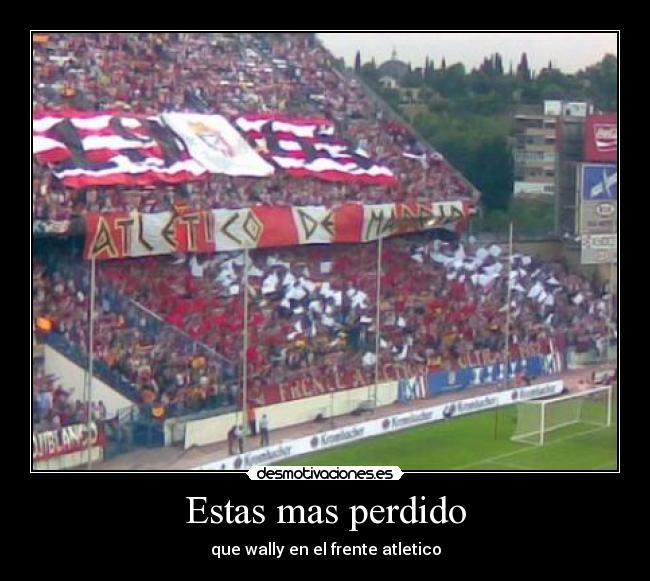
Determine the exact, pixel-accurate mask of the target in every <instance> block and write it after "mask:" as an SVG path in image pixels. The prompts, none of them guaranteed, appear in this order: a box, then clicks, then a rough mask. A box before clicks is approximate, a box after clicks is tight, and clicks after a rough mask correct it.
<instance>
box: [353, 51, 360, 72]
mask: <svg viewBox="0 0 650 581" xmlns="http://www.w3.org/2000/svg"><path fill="white" fill-rule="evenodd" d="M354 72H355V73H356V74H357V75H358V74H360V73H361V51H359V50H358V51H357V54H356V55H355V57H354Z"/></svg>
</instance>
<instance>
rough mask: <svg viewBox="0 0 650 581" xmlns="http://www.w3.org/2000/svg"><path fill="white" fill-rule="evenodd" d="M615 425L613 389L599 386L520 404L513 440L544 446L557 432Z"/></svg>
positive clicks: (608, 386)
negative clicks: (572, 428) (582, 427)
mask: <svg viewBox="0 0 650 581" xmlns="http://www.w3.org/2000/svg"><path fill="white" fill-rule="evenodd" d="M611 423H612V387H611V386H610V385H607V386H604V387H597V388H595V389H590V390H587V391H581V392H578V393H572V394H570V395H563V396H560V397H554V398H549V399H544V400H528V401H522V402H519V403H518V404H517V425H516V427H515V431H514V433H513V435H512V440H514V441H516V442H524V443H527V444H533V445H536V446H543V445H544V442H546V441H548V440H549V438H550V437H552V435H553V434H555V433H557V430H560V429H561V428H567V429H569V428H568V426H577V427H578V428H579V427H580V426H581V425H584V426H585V427H587V426H600V427H603V428H605V427H607V426H609V425H611Z"/></svg>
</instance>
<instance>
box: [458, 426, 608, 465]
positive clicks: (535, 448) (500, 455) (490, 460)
mask: <svg viewBox="0 0 650 581" xmlns="http://www.w3.org/2000/svg"><path fill="white" fill-rule="evenodd" d="M608 427H611V426H603V427H600V428H594V429H591V430H584V431H582V432H577V433H575V434H570V435H568V436H565V437H564V438H558V439H557V440H553V441H552V442H549V443H548V444H547V445H546V447H548V446H552V445H553V444H556V443H557V442H564V441H565V440H570V439H571V438H576V437H577V436H584V435H586V434H591V433H593V432H600V431H601V430H606V429H607V428H608ZM538 447H539V446H531V447H529V448H522V449H520V450H515V451H514V452H507V453H506V454H499V455H497V456H491V457H489V458H485V459H483V460H479V461H477V462H471V463H470V464H465V465H464V466H459V467H457V468H452V470H465V469H466V468H469V467H470V466H477V465H480V464H485V463H486V462H494V461H495V460H500V459H501V458H510V457H511V456H516V455H517V454H522V453H524V452H530V451H531V450H537V449H538Z"/></svg>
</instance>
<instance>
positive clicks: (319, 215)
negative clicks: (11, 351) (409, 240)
mask: <svg viewBox="0 0 650 581" xmlns="http://www.w3.org/2000/svg"><path fill="white" fill-rule="evenodd" d="M471 211H472V208H471V206H470V205H469V204H466V203H463V202H437V203H434V202H432V203H428V204H370V205H363V204H354V203H348V204H341V205H338V206H334V207H331V208H327V207H324V206H297V207H287V208H280V207H274V206H256V207H253V208H243V209H238V210H228V209H222V210H201V211H184V212H178V213H176V212H160V213H155V214H142V213H139V212H131V213H128V212H112V213H102V214H99V213H94V214H89V215H88V216H87V217H86V246H85V252H84V255H85V257H86V258H87V259H92V258H96V259H97V260H104V259H111V258H126V257H138V256H155V255H159V254H175V253H188V252H197V253H212V252H223V251H232V250H243V249H245V248H249V249H252V248H271V247H277V246H295V245H298V244H337V243H359V242H371V241H373V240H377V239H378V238H380V237H382V238H383V237H386V236H392V235H395V234H402V233H406V232H418V231H422V230H430V229H436V228H443V229H446V230H451V231H461V230H462V229H463V228H464V226H465V223H466V221H467V219H468V216H469V214H470V212H471Z"/></svg>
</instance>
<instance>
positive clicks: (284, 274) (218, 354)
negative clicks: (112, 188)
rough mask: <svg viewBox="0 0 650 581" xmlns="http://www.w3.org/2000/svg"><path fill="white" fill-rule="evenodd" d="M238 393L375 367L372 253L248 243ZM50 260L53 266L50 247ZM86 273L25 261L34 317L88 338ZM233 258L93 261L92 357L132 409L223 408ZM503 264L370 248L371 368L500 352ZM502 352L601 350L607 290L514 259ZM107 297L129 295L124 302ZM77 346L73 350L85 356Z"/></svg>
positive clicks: (427, 248) (238, 299)
mask: <svg viewBox="0 0 650 581" xmlns="http://www.w3.org/2000/svg"><path fill="white" fill-rule="evenodd" d="M250 256H251V264H250V267H249V273H248V280H249V318H248V321H249V323H248V324H249V338H248V345H249V346H248V351H247V359H248V378H249V381H250V385H251V386H254V387H256V388H257V389H261V390H263V389H264V387H265V386H269V385H278V384H279V383H281V382H287V381H289V380H290V379H291V378H292V377H294V376H296V375H304V374H305V373H306V372H309V374H310V375H311V376H312V377H315V378H317V379H318V380H319V381H321V382H322V383H324V384H328V383H329V382H330V381H331V378H330V374H331V370H332V369H334V368H337V369H339V370H340V371H341V372H342V373H343V376H345V372H346V371H348V372H353V371H354V370H356V369H357V368H359V369H362V370H363V372H364V373H365V375H366V376H367V378H368V381H369V383H370V382H372V381H373V378H374V369H375V318H376V292H377V287H376V283H377V281H376V262H377V246H376V244H365V245H358V246H355V248H354V252H351V251H350V248H349V247H347V246H342V245H323V246H317V247H294V248H285V249H281V250H258V251H253V252H251V254H250ZM48 259H49V261H52V260H55V256H54V255H53V254H50V255H49V257H48ZM87 271H88V269H87V267H81V266H79V261H70V260H69V261H67V262H63V264H62V265H61V266H60V265H58V264H57V266H56V267H55V268H54V269H53V270H52V271H51V274H50V273H49V272H48V269H47V268H46V266H45V265H44V264H39V263H37V266H36V269H35V275H34V288H35V296H34V311H35V316H36V317H41V318H42V319H46V320H47V321H50V322H51V328H52V330H53V332H54V333H56V334H60V335H63V336H64V337H65V338H66V340H68V341H70V342H72V343H74V344H76V345H78V346H79V347H80V348H81V349H82V350H83V349H85V345H86V343H87V337H86V334H87V328H88V324H87V313H88V297H87V293H88V290H87V289H88V281H87V279H88V272H87ZM243 272H244V255H243V254H242V253H218V254H215V255H209V256H196V255H192V256H185V257H156V258H144V259H137V260H130V261H125V262H122V261H119V262H117V261H115V262H113V261H107V262H101V263H98V275H97V280H98V288H99V298H98V306H97V309H96V312H97V315H96V322H95V335H94V337H95V339H94V341H95V356H96V358H97V360H98V362H99V363H100V364H104V365H106V366H107V367H108V368H110V369H111V370H113V371H115V372H116V373H119V374H120V376H122V377H124V378H126V379H127V380H128V381H129V382H131V383H132V384H133V385H134V386H135V387H136V390H137V394H138V397H140V399H141V401H143V402H145V403H152V402H160V403H161V404H162V405H164V406H166V407H171V408H172V409H180V410H188V409H198V408H201V407H202V406H203V405H205V402H206V400H209V399H210V398H214V397H216V396H219V397H220V400H219V401H220V402H221V404H222V405H228V404H232V403H236V401H237V390H238V389H239V388H240V386H241V370H242V364H241V354H242V347H243V316H244V301H243ZM507 273H508V265H507V259H506V258H504V253H503V251H502V248H501V247H500V246H497V245H491V246H482V245H478V244H475V243H471V242H464V243H463V242H442V241H440V240H430V239H428V238H427V237H426V236H425V235H410V236H407V237H395V238H390V239H387V240H385V241H384V250H383V254H382V287H381V304H380V313H381V314H380V349H379V356H380V362H379V363H380V364H381V365H384V364H387V363H394V364H395V363H408V364H410V365H411V366H412V368H417V369H420V370H421V371H425V370H436V369H439V368H446V367H449V368H455V367H458V366H460V365H462V364H463V361H466V360H467V357H468V356H469V355H470V354H472V353H473V352H475V351H479V350H480V351H484V350H489V351H490V352H491V353H492V354H497V353H502V352H503V350H504V348H505V326H506V318H507V313H506V307H505V304H506V296H507V286H508V283H507V280H508V274H507ZM510 276H511V279H510V280H511V283H510V284H511V300H512V303H511V334H510V341H511V343H510V346H511V350H512V353H513V357H515V356H516V355H517V353H518V352H519V349H520V347H522V346H523V345H526V344H528V345H530V344H533V343H539V342H540V341H542V340H544V339H549V338H556V337H558V336H561V337H562V338H563V339H562V341H563V342H565V343H566V344H567V345H569V346H572V347H574V348H575V349H576V350H577V351H579V352H581V351H588V350H591V349H594V348H595V349H598V350H600V351H602V350H603V349H606V347H607V345H608V344H609V340H610V338H611V337H612V335H613V333H615V328H614V326H613V324H612V322H611V315H612V306H611V296H610V295H609V294H608V291H607V289H606V288H601V287H598V286H597V285H594V284H593V283H592V282H591V281H589V280H587V279H585V278H583V277H581V276H579V275H577V274H573V273H571V272H570V271H569V270H568V269H567V267H566V266H565V265H563V264H561V263H559V262H542V261H540V260H538V259H536V258H532V257H529V256H524V255H515V256H514V258H513V264H512V269H511V275H510ZM120 297H129V299H128V300H123V299H121V298H120ZM86 352H87V351H86Z"/></svg>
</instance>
